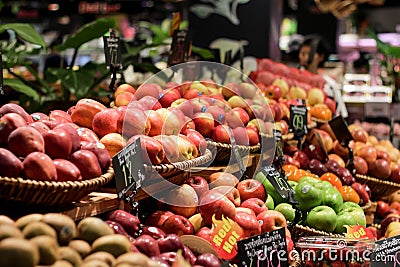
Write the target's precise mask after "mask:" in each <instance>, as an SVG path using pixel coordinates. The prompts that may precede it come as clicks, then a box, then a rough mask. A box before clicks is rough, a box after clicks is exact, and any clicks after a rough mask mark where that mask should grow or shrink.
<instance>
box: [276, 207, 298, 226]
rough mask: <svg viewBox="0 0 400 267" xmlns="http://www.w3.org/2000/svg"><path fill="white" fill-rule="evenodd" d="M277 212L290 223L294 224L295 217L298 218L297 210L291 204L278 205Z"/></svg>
mask: <svg viewBox="0 0 400 267" xmlns="http://www.w3.org/2000/svg"><path fill="white" fill-rule="evenodd" d="M275 210H276V211H279V212H280V213H282V214H283V216H285V218H286V220H287V221H289V222H292V221H293V220H294V217H295V216H296V210H295V209H294V208H293V207H292V205H290V204H289V203H281V204H278V205H277V206H276V207H275Z"/></svg>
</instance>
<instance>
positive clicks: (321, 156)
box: [283, 123, 371, 205]
mask: <svg viewBox="0 0 400 267" xmlns="http://www.w3.org/2000/svg"><path fill="white" fill-rule="evenodd" d="M316 134H318V135H319V136H320V139H318V137H317V135H316ZM319 140H321V142H320V141H319ZM340 149H343V150H345V148H343V146H341V145H340V144H339V143H338V141H337V140H336V137H335V136H334V134H333V132H332V130H331V129H330V127H329V124H327V123H326V124H323V125H322V126H321V127H320V129H313V130H311V131H310V133H309V134H308V136H307V138H306V142H305V143H304V144H303V148H302V150H299V149H298V148H297V147H296V146H293V145H290V144H288V143H285V144H284V147H283V151H284V153H285V157H286V161H285V164H289V165H294V166H296V167H297V168H299V169H302V170H308V171H309V172H311V173H312V174H315V175H317V176H322V175H323V174H325V173H328V172H330V173H332V174H333V175H335V176H337V177H338V178H339V179H340V183H341V185H342V188H343V190H344V191H346V192H347V191H356V193H357V195H358V196H359V197H358V199H359V202H358V203H357V204H359V205H365V204H367V203H368V201H369V200H370V197H371V190H370V189H369V187H368V186H367V185H361V184H360V183H357V182H356V179H355V178H354V176H353V175H352V173H351V172H350V171H349V170H348V169H347V168H346V166H347V159H346V158H345V157H344V154H343V153H341V150H340ZM324 151H325V152H327V153H329V154H327V155H326V154H325V152H324ZM337 153H338V154H337ZM347 153H348V151H347ZM357 155H358V154H357ZM347 156H348V154H347ZM354 158H355V159H354V163H355V168H356V169H357V168H358V167H359V165H358V163H359V160H360V159H361V160H362V158H361V157H359V156H355V157H354ZM342 195H344V193H343V194H342Z"/></svg>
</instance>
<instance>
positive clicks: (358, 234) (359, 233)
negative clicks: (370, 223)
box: [345, 225, 375, 240]
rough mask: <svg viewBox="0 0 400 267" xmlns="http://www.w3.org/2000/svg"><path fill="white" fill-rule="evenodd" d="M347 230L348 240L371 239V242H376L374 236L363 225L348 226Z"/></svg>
mask: <svg viewBox="0 0 400 267" xmlns="http://www.w3.org/2000/svg"><path fill="white" fill-rule="evenodd" d="M345 227H346V228H347V233H346V237H347V238H353V239H366V238H368V239H370V240H375V237H374V234H373V233H372V232H371V231H370V230H369V229H368V228H365V227H364V226H361V225H352V226H349V225H346V226H345Z"/></svg>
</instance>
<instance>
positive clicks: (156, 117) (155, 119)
mask: <svg viewBox="0 0 400 267" xmlns="http://www.w3.org/2000/svg"><path fill="white" fill-rule="evenodd" d="M144 113H145V114H146V116H147V120H148V121H149V122H150V131H149V133H148V135H149V136H156V135H160V134H161V133H162V129H163V127H164V121H163V119H162V118H161V116H160V114H158V113H157V112H156V111H154V110H146V111H145V112H144Z"/></svg>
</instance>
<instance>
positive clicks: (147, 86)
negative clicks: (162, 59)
mask: <svg viewBox="0 0 400 267" xmlns="http://www.w3.org/2000/svg"><path fill="white" fill-rule="evenodd" d="M161 92H162V88H161V86H159V85H158V84H155V83H143V84H142V85H140V87H139V88H138V89H137V90H136V92H135V94H134V96H135V99H136V100H140V99H141V98H143V97H145V96H152V97H154V98H156V99H159V98H160V95H161Z"/></svg>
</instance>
